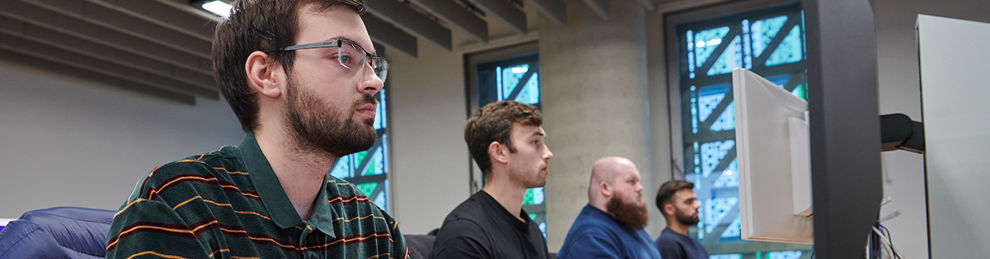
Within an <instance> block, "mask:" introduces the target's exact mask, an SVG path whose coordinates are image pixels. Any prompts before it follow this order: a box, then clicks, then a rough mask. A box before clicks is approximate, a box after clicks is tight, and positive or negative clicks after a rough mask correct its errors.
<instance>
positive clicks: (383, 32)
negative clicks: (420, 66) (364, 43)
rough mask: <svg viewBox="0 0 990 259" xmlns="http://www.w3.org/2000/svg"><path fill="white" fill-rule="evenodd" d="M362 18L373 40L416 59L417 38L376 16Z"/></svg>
mask: <svg viewBox="0 0 990 259" xmlns="http://www.w3.org/2000/svg"><path fill="white" fill-rule="evenodd" d="M375 1H382V0H375ZM362 18H363V19H364V25H365V26H366V27H368V34H370V35H371V40H373V41H376V42H378V43H379V44H382V45H385V46H386V47H389V48H392V49H395V50H398V51H399V52H402V53H406V54H407V55H410V56H412V57H416V51H417V49H418V45H417V41H416V37H414V36H412V35H410V34H408V33H406V32H404V31H402V30H400V29H399V28H396V27H395V26H393V25H392V24H389V23H388V22H386V21H385V20H382V19H381V18H378V17H376V16H375V15H374V14H367V15H364V16H362Z"/></svg>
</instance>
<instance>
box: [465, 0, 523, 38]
mask: <svg viewBox="0 0 990 259" xmlns="http://www.w3.org/2000/svg"><path fill="white" fill-rule="evenodd" d="M468 1H469V2H471V3H472V4H474V5H475V6H477V7H478V8H480V9H481V10H482V11H485V13H487V14H489V15H493V16H495V17H496V18H498V19H499V20H502V21H503V22H505V23H506V24H508V25H509V28H512V29H513V30H514V31H516V32H517V33H519V34H526V13H524V12H523V11H522V10H519V8H516V6H515V5H514V4H512V3H511V2H509V1H507V0H468Z"/></svg>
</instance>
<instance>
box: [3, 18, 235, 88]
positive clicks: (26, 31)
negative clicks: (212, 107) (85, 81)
mask: <svg viewBox="0 0 990 259" xmlns="http://www.w3.org/2000/svg"><path fill="white" fill-rule="evenodd" d="M0 32H4V33H7V34H10V35H14V36H19V37H22V38H26V39H30V40H34V41H38V42H42V43H45V44H48V45H52V46H56V47H59V48H63V49H67V50H71V51H73V52H75V53H78V54H82V55H86V56H90V57H92V58H97V59H102V60H106V61H110V62H114V63H117V64H120V65H124V66H129V67H134V68H138V69H141V70H144V71H147V72H151V73H155V74H158V75H160V76H166V77H172V78H176V79H179V80H182V81H184V82H187V83H190V84H194V85H197V86H199V87H202V88H204V89H214V90H215V89H216V86H215V84H216V81H215V80H214V79H213V76H209V75H204V74H202V73H199V72H197V71H193V70H189V69H186V68H183V67H179V66H175V65H172V64H167V63H164V62H161V61H158V60H155V59H151V58H147V57H144V56H140V55H135V54H132V53H128V52H124V51H120V50H117V49H115V48H113V47H110V46H106V45H102V44H98V43H95V42H92V41H89V40H87V39H83V38H79V37H76V36H72V35H68V34H64V33H61V32H57V31H54V30H49V29H46V28H44V27H40V26H36V25H33V24H29V23H25V22H22V21H18V20H15V19H13V18H9V17H6V16H3V15H0Z"/></svg>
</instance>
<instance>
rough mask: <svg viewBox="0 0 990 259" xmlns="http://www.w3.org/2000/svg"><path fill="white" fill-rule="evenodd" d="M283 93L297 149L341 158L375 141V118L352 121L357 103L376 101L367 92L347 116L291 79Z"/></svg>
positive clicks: (355, 104)
mask: <svg viewBox="0 0 990 259" xmlns="http://www.w3.org/2000/svg"><path fill="white" fill-rule="evenodd" d="M285 96H286V99H287V101H288V105H287V107H286V113H287V114H286V115H287V116H286V118H287V120H288V124H289V127H290V134H291V135H292V138H293V139H294V140H295V143H296V144H297V145H298V146H299V148H301V149H303V150H310V151H322V152H325V153H328V154H330V155H332V156H335V157H341V156H344V155H347V154H351V153H355V152H360V151H363V150H367V149H368V148H371V146H372V145H374V144H375V138H376V137H377V134H375V130H374V126H373V125H374V123H375V120H374V119H367V120H365V121H364V125H361V124H359V123H358V122H356V121H354V114H355V110H356V109H357V107H358V106H361V105H364V104H368V103H371V104H376V103H377V100H375V98H374V97H372V96H371V95H370V94H364V95H363V96H362V97H363V98H361V99H360V100H357V101H355V102H354V105H352V107H351V108H352V109H350V111H351V112H350V113H348V114H346V117H345V114H340V112H338V111H336V110H333V109H332V108H331V107H329V106H328V105H326V104H325V103H323V102H322V101H320V99H317V98H316V97H315V95H313V94H311V93H309V92H307V91H306V90H304V89H302V88H301V87H299V85H298V84H296V82H295V80H293V79H292V78H290V79H289V86H288V87H287V89H286V92H285Z"/></svg>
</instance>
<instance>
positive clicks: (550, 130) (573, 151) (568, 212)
mask: <svg viewBox="0 0 990 259" xmlns="http://www.w3.org/2000/svg"><path fill="white" fill-rule="evenodd" d="M567 4H568V8H567V9H568V10H567V25H565V26H560V25H557V24H556V23H554V22H552V21H550V20H549V19H548V18H545V17H544V18H542V19H541V22H540V39H539V48H540V71H541V73H542V74H541V75H540V83H541V85H540V86H541V88H542V89H541V91H542V94H543V100H542V101H543V115H544V120H543V121H544V128H545V129H546V130H547V143H548V144H549V145H550V147H551V149H552V150H553V151H554V159H553V160H551V161H550V168H551V169H550V170H551V173H550V174H549V175H547V185H546V190H547V193H546V197H547V218H548V219H549V220H548V221H547V237H548V240H547V242H548V247H549V248H550V250H551V251H557V250H558V249H560V246H561V245H562V244H563V242H564V237H565V236H566V235H567V231H568V230H569V229H570V226H571V223H572V222H573V220H574V218H575V217H577V214H578V212H580V211H581V208H582V207H584V205H585V204H587V203H588V198H587V190H588V183H589V179H590V176H591V167H592V165H593V164H594V163H595V161H596V160H598V158H601V157H604V156H610V155H618V156H624V157H628V158H629V159H631V160H632V161H633V162H635V163H636V164H637V165H638V167H639V168H640V171H641V173H642V174H647V175H651V172H652V171H653V170H652V164H651V163H650V150H651V149H650V145H649V143H650V132H649V129H650V124H649V118H648V116H649V108H650V107H649V101H650V100H649V95H648V91H647V87H648V85H647V84H648V81H647V80H648V79H647V60H646V55H645V53H646V48H647V46H646V34H645V31H646V28H645V26H646V25H645V21H646V20H645V13H644V10H643V8H642V6H641V5H640V4H639V3H637V2H634V1H611V2H609V4H610V9H611V14H610V16H609V19H608V20H602V19H601V18H599V16H597V15H595V13H594V12H593V11H592V10H591V9H590V8H588V7H587V5H585V4H584V3H581V2H577V1H569V2H567ZM642 184H643V186H644V189H652V186H653V184H652V183H651V182H649V181H644V182H643V183H642ZM647 194H648V192H647ZM644 196H645V195H644ZM646 200H650V199H646ZM651 204H652V203H651ZM651 207H652V206H651ZM651 211H652V210H651ZM654 216H655V215H654ZM654 218H655V217H654Z"/></svg>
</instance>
